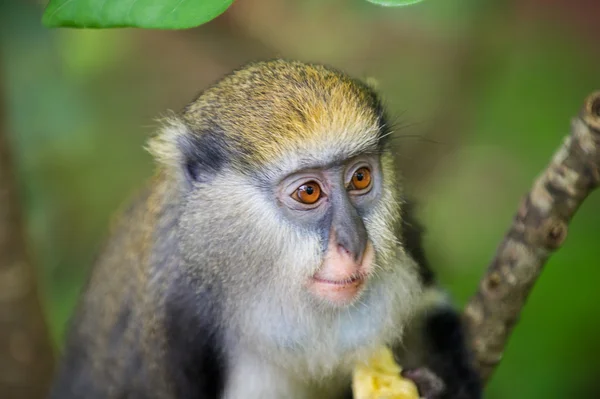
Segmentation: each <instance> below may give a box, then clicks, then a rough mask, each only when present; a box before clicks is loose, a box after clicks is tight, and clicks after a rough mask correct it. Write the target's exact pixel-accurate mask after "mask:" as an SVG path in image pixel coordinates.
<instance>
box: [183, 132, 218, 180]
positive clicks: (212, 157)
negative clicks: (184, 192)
mask: <svg viewBox="0 0 600 399" xmlns="http://www.w3.org/2000/svg"><path fill="white" fill-rule="evenodd" d="M178 139H179V140H178V145H179V148H180V151H181V153H182V154H183V160H184V165H183V166H184V167H185V172H186V174H187V176H188V178H189V179H190V180H192V181H199V182H207V181H210V180H211V179H212V178H213V177H214V175H215V174H216V173H217V172H219V171H220V170H221V169H222V168H223V166H224V165H225V164H226V163H227V161H228V158H229V157H228V153H229V151H228V146H227V142H226V140H225V137H224V134H223V133H222V131H221V130H220V129H218V128H217V129H211V130H209V131H204V132H198V133H196V132H194V133H192V134H188V135H185V136H180V137H179V138H178Z"/></svg>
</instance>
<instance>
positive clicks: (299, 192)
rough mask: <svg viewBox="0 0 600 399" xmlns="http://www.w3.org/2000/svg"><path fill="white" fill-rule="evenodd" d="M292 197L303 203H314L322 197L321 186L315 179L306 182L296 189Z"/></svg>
mask: <svg viewBox="0 0 600 399" xmlns="http://www.w3.org/2000/svg"><path fill="white" fill-rule="evenodd" d="M292 198H293V199H295V200H296V201H298V202H301V203H303V204H307V205H312V204H314V203H316V202H317V201H318V200H319V198H321V186H319V185H318V184H317V183H316V182H314V181H311V182H308V183H304V184H303V185H301V186H300V187H298V188H297V189H296V191H294V193H293V194H292Z"/></svg>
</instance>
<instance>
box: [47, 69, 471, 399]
mask: <svg viewBox="0 0 600 399" xmlns="http://www.w3.org/2000/svg"><path fill="white" fill-rule="evenodd" d="M392 133H393V129H392V128H391V126H390V123H389V122H388V116H387V112H386V110H385V107H384V106H383V100H382V99H381V98H380V96H379V95H378V94H377V93H376V92H375V91H374V89H372V88H371V86H369V85H367V84H366V83H363V81H362V80H360V79H357V78H354V77H351V76H349V75H348V74H346V73H344V72H342V71H339V70H338V69H335V68H332V67H330V66H326V65H323V64H317V63H306V62H300V61H292V60H283V59H275V60H267V61H257V62H253V63H249V64H246V65H244V66H242V67H240V68H238V69H236V70H234V71H233V72H231V73H229V74H228V75H226V76H224V77H223V78H221V79H220V80H219V81H218V82H216V83H214V84H213V85H211V86H210V87H208V88H206V89H205V90H204V91H203V92H202V93H201V94H200V95H199V96H198V97H197V98H196V99H195V100H194V101H192V102H191V103H190V104H189V105H187V106H186V107H185V108H184V109H183V110H182V111H180V112H178V113H171V114H169V115H168V116H166V117H165V118H163V120H162V126H161V128H160V129H159V132H158V133H157V134H156V135H155V136H153V137H152V138H151V139H150V140H149V142H148V144H147V149H148V150H149V151H150V153H151V154H152V155H153V156H154V158H155V160H156V163H157V166H156V170H155V173H154V175H153V177H152V178H151V179H149V181H148V183H147V184H146V185H144V186H143V188H142V189H141V191H140V193H139V194H138V195H137V196H136V197H135V199H134V200H133V201H131V203H130V204H129V205H128V208H126V209H124V211H123V212H121V214H120V216H119V217H118V218H117V219H116V221H115V222H114V225H113V227H112V230H111V233H110V234H109V238H108V239H107V241H106V243H105V244H104V248H103V249H102V251H100V255H99V256H98V258H97V260H96V261H95V262H94V265H93V267H92V269H91V272H90V275H89V278H88V280H87V281H86V283H85V285H84V288H83V291H82V294H81V297H80V299H79V302H78V303H77V305H76V309H75V311H74V314H73V316H72V318H71V321H70V324H69V327H68V332H67V337H66V340H65V344H64V349H63V354H62V355H61V360H60V365H59V368H58V371H57V373H56V376H55V379H54V382H53V386H52V389H51V393H50V398H51V399H71V398H88V399H100V398H110V399H120V398H128V399H140V398H157V399H169V398H179V399H221V398H222V399H239V398H247V399H254V398H257V399H258V398H261V399H275V398H291V399H305V398H324V399H342V398H352V387H351V375H352V370H353V367H354V365H355V364H356V363H357V362H360V361H364V360H365V359H367V358H368V357H369V355H370V354H372V353H373V352H374V351H375V350H376V349H377V348H379V347H381V346H382V345H386V346H388V347H389V348H391V349H392V350H393V352H394V355H395V357H396V359H397V360H398V362H399V364H400V365H402V367H403V370H404V371H403V373H405V376H406V377H407V378H410V379H412V380H413V381H415V383H416V384H417V386H418V388H419V390H420V394H421V396H422V397H425V398H428V399H479V398H480V397H481V395H482V387H481V383H480V380H479V377H478V375H477V373H476V371H475V369H474V367H473V364H472V359H471V355H470V351H469V350H468V345H467V340H466V338H465V332H464V329H463V326H462V324H461V320H460V317H459V314H458V313H457V311H456V310H455V309H454V306H453V305H452V303H451V301H450V300H449V299H448V298H447V295H446V294H445V293H444V290H443V289H442V288H441V287H440V284H439V283H438V282H437V281H436V278H435V275H434V273H433V271H432V269H431V268H430V266H429V263H428V260H427V258H426V256H425V252H424V249H423V238H422V237H423V233H422V231H423V229H422V228H421V225H420V223H419V222H418V221H417V218H416V216H415V213H416V212H415V207H414V202H412V201H410V199H409V196H408V195H407V194H406V193H405V192H404V191H405V190H404V188H403V184H402V178H401V175H400V173H398V172H397V171H396V169H395V166H394V165H395V164H394V157H395V155H394V151H393V148H392V144H391V141H390V135H391V134H392Z"/></svg>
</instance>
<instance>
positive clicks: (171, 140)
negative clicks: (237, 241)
mask: <svg viewBox="0 0 600 399" xmlns="http://www.w3.org/2000/svg"><path fill="white" fill-rule="evenodd" d="M382 119H383V115H382V110H381V105H380V103H379V101H378V99H377V97H376V95H375V94H374V92H373V91H372V90H371V88H370V87H369V86H368V85H366V84H364V83H362V82H360V81H358V80H355V79H352V78H350V77H348V76H347V75H345V74H343V73H340V72H338V71H336V70H334V69H330V68H328V67H325V66H322V65H315V64H306V63H301V62H297V61H284V60H274V61H266V62H259V63H254V64H250V65H247V66H245V67H243V68H242V69H239V70H237V71H234V72H233V73H231V74H230V75H228V76H226V77H225V78H223V79H222V80H220V81H219V82H217V83H216V84H215V85H214V86H212V87H210V88H208V89H207V90H206V91H204V92H203V93H202V94H201V95H200V96H199V97H198V98H197V99H196V100H195V101H194V102H192V103H191V104H190V105H189V106H187V107H186V109H185V110H184V112H183V113H182V116H181V117H180V118H169V119H168V120H167V126H166V128H165V129H164V130H163V132H162V134H161V135H159V136H158V137H157V138H155V139H153V140H152V141H151V142H150V145H149V147H150V150H151V152H152V153H153V154H154V155H155V157H156V158H157V159H159V160H160V161H162V163H166V164H170V165H173V164H177V163H179V161H180V157H181V154H180V152H181V151H180V149H178V148H177V146H178V145H180V143H179V141H181V136H182V135H187V136H189V135H192V136H196V137H200V136H201V135H203V134H206V133H207V132H210V133H211V134H215V135H221V138H222V141H223V143H226V145H227V147H228V151H230V153H232V154H236V158H241V159H242V160H245V161H246V162H249V163H250V164H254V165H260V164H265V163H272V162H280V161H281V157H284V156H287V154H289V153H290V151H294V152H296V153H299V152H300V153H307V154H308V155H310V153H311V152H312V151H319V152H320V153H321V156H322V155H323V150H324V148H335V149H336V152H337V153H338V154H339V155H343V156H345V157H347V156H352V155H353V154H356V153H358V152H362V151H365V150H369V149H375V147H376V146H377V144H378V141H379V136H380V135H381V134H382V132H381V131H380V129H381V126H382V124H383V121H382ZM331 155H332V156H335V155H337V154H331Z"/></svg>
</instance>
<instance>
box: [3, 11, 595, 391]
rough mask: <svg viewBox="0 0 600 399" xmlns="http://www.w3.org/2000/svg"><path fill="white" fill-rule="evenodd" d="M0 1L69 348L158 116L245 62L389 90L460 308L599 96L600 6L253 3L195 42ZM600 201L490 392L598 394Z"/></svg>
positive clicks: (18, 118)
mask: <svg viewBox="0 0 600 399" xmlns="http://www.w3.org/2000/svg"><path fill="white" fill-rule="evenodd" d="M43 3H44V2H43V1H34V0H31V1H27V0H21V1H7V0H5V1H3V2H0V38H1V42H0V44H1V47H0V49H1V53H0V61H1V63H0V70H1V72H2V79H3V82H2V84H3V87H4V89H5V92H4V93H2V94H3V95H4V96H5V97H6V99H7V106H8V112H7V115H8V122H9V133H10V138H11V140H12V141H11V144H12V147H13V148H14V153H15V158H16V161H17V165H16V166H17V169H18V173H19V178H20V190H21V191H20V194H21V198H22V203H23V207H24V211H25V213H26V217H27V223H28V224H27V229H28V233H29V239H30V246H31V249H32V251H33V254H34V259H35V262H36V264H37V267H38V274H39V281H40V285H41V290H42V292H43V298H44V307H45V309H46V311H47V314H48V315H49V320H50V322H51V329H52V334H53V338H54V339H55V341H56V343H57V345H61V340H62V336H63V332H64V326H65V321H66V320H67V319H68V317H69V315H70V312H71V311H72V308H73V305H74V302H75V300H76V298H77V294H78V291H79V289H80V287H81V284H82V281H83V278H84V277H85V274H86V272H87V270H88V268H89V266H90V264H91V262H92V259H93V257H94V254H95V251H96V250H97V248H98V247H99V245H100V243H101V242H102V239H103V238H104V236H105V234H106V232H107V228H108V224H109V219H110V216H111V214H112V213H113V212H114V211H115V210H116V209H117V208H118V206H119V205H120V204H122V203H123V201H125V200H126V199H127V198H128V197H129V196H130V195H131V194H132V193H133V192H135V189H136V188H137V187H139V186H140V184H141V182H142V181H143V180H144V179H145V178H147V177H148V176H149V175H150V174H151V172H152V168H153V164H152V160H151V159H150V157H149V155H148V154H147V153H146V152H145V151H144V150H143V148H142V146H143V145H144V142H145V140H146V139H147V137H148V136H149V135H150V134H151V133H152V132H153V129H155V127H156V126H157V124H156V123H155V120H156V118H157V117H159V116H161V115H162V114H163V113H164V112H165V111H166V110H167V109H173V110H179V109H180V108H181V107H183V106H184V105H185V103H186V102H188V101H190V100H191V99H192V98H193V97H194V96H195V95H196V94H197V93H198V92H199V91H201V90H202V88H204V87H206V86H207V85H208V84H210V83H211V82H213V81H214V80H216V79H218V78H219V77H220V76H222V75H223V74H225V73H227V72H228V71H230V70H231V69H232V68H235V67H238V66H240V65H241V64H243V63H245V62H247V61H250V60H256V59H264V58H270V57H275V56H282V57H286V58H298V59H301V60H306V61H317V62H324V63H328V64H331V65H334V66H336V67H339V68H342V69H344V70H346V71H348V72H350V73H351V74H353V75H355V76H358V77H373V78H375V79H376V80H377V81H378V83H379V87H380V91H381V92H382V94H383V96H384V98H385V101H386V103H387V104H388V106H389V108H390V111H391V114H392V116H393V117H394V119H395V122H396V123H397V125H398V129H397V139H396V143H397V149H398V159H399V161H400V164H401V167H402V169H403V172H404V174H405V177H406V180H407V183H406V184H407V186H408V189H409V191H410V192H411V193H412V194H413V196H416V197H417V198H418V199H419V200H420V202H421V208H420V210H421V212H420V213H421V218H422V219H423V220H424V221H425V223H426V225H427V226H428V230H429V234H428V236H427V241H426V245H427V247H428V250H429V253H430V257H431V258H432V261H433V263H434V264H435V267H436V269H437V271H438V273H439V275H440V279H441V281H442V282H443V283H444V284H445V285H446V286H447V287H448V289H449V290H450V291H451V292H452V294H453V296H454V298H455V299H456V301H457V303H458V304H460V305H463V304H464V303H465V302H466V300H467V299H468V298H469V296H470V295H471V294H472V293H473V292H474V291H475V289H476V286H477V283H478V280H479V278H480V276H481V275H482V273H483V271H484V269H485V267H486V265H487V263H488V261H489V260H490V259H491V257H492V255H493V253H494V250H495V248H496V246H497V245H498V243H499V242H500V240H501V238H502V236H503V234H504V232H505V230H506V229H507V227H508V226H509V224H510V222H511V218H512V215H513V213H514V212H515V210H516V209H517V205H518V202H519V199H520V198H521V196H522V195H523V194H524V193H525V192H526V191H527V190H528V188H529V186H530V184H531V182H532V180H533V179H534V178H535V176H536V175H537V174H538V173H539V172H540V171H541V170H542V168H544V166H545V164H546V163H547V162H548V160H549V159H550V157H551V155H552V153H553V152H554V150H555V149H556V148H557V146H558V145H559V144H560V142H561V140H562V137H563V135H565V134H566V133H568V131H569V123H570V118H571V117H572V116H574V115H575V114H576V112H578V110H579V109H580V107H581V105H582V102H583V99H584V98H585V96H586V95H587V94H588V93H590V92H591V91H593V90H594V89H599V88H600V45H599V43H600V41H599V39H600V2H598V1H596V0H518V1H517V0H515V1H506V0H504V1H500V0H496V1H490V0H427V1H425V2H424V3H422V4H419V5H416V6H411V7H407V8H394V9H390V8H381V7H377V6H375V5H373V4H370V3H368V2H366V1H364V0H302V1H299V0H239V1H237V2H236V3H235V4H234V5H233V6H232V8H230V9H229V10H228V11H227V12H226V13H225V14H223V15H222V16H221V17H219V18H217V19H216V20H214V21H212V22H210V23H209V24H207V25H204V26H202V27H200V28H197V29H192V30H186V31H142V30H133V29H120V30H105V31H97V30H47V29H45V28H43V27H42V26H41V23H40V19H41V14H42V11H43ZM599 210H600V197H599V196H598V194H596V195H593V196H592V197H590V198H589V199H588V200H587V202H586V203H585V204H584V206H583V207H582V208H581V209H580V211H579V213H578V214H577V215H576V217H575V219H574V221H573V222H572V224H571V228H570V232H569V237H568V239H567V241H566V243H565V245H564V246H563V248H562V249H561V250H560V251H559V252H558V253H557V254H556V255H555V256H553V257H552V258H551V259H550V261H549V262H548V264H547V266H546V269H545V271H544V273H543V275H542V277H541V279H540V280H539V281H538V284H537V286H536V287H535V289H534V291H533V294H532V295H531V297H530V299H529V302H528V304H527V306H526V308H525V310H524V312H523V314H522V319H521V321H520V323H519V324H518V326H517V328H516V330H515V332H514V335H513V337H512V339H511V341H510V343H509V345H508V348H507V350H506V355H505V358H504V360H503V362H502V364H501V366H500V368H499V369H498V371H497V373H496V374H495V376H494V378H493V380H492V382H491V384H490V385H489V388H488V390H487V392H488V394H487V397H488V398H515V399H517V398H527V399H534V398H544V399H550V398H574V397H578V398H584V397H585V398H587V397H590V398H592V397H597V394H594V393H596V392H598V388H600V383H599V382H598V379H597V377H596V373H597V371H596V370H597V369H598V368H599V367H600V358H599V355H600V343H599V342H598V341H599V340H598V337H599V336H600V317H599V319H596V317H598V315H599V313H600V312H599V310H600V303H599V302H600V290H599V286H600V284H599V283H600V245H598V241H599V239H600V212H599Z"/></svg>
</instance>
